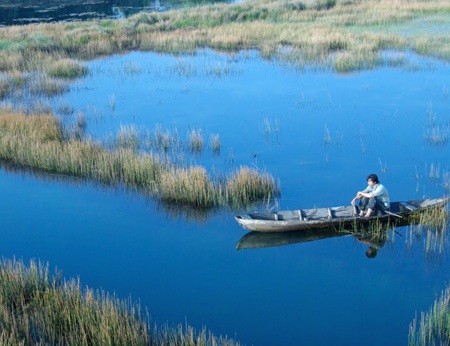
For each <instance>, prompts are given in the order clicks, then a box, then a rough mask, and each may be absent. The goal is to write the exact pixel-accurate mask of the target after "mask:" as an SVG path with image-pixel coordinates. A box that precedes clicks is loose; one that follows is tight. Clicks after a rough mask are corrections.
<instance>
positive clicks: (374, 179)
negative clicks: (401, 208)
mask: <svg viewBox="0 0 450 346" xmlns="http://www.w3.org/2000/svg"><path fill="white" fill-rule="evenodd" d="M367 184H368V186H367V187H366V188H365V189H364V190H363V191H358V193H357V194H356V196H355V198H353V199H352V202H351V203H352V205H355V203H356V200H358V199H360V200H361V201H360V202H359V209H360V213H359V216H365V217H369V216H372V215H375V214H376V213H377V212H380V213H381V214H383V213H384V211H385V210H387V209H389V206H390V200H389V193H388V191H387V190H386V188H385V187H384V186H383V185H381V184H380V181H379V180H378V176H377V175H376V174H370V175H369V176H368V177H367Z"/></svg>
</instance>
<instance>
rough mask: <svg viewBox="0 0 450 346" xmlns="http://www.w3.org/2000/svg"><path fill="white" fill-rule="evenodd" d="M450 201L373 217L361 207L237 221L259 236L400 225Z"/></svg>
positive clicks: (405, 205) (396, 207) (404, 206)
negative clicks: (361, 211)
mask: <svg viewBox="0 0 450 346" xmlns="http://www.w3.org/2000/svg"><path fill="white" fill-rule="evenodd" d="M449 200H450V198H435V199H423V200H416V201H407V202H392V203H391V207H390V210H389V211H386V213H384V214H378V215H373V216H370V217H359V216H358V209H357V207H353V206H341V207H331V208H314V209H298V210H286V211H278V212H275V213H272V212H264V213H262V212H257V213H251V214H244V215H238V216H236V217H235V219H236V221H237V222H238V223H239V225H241V226H242V227H243V228H245V229H248V230H250V231H256V232H288V231H302V230H307V229H316V228H327V227H345V226H349V225H355V224H365V223H370V222H373V221H375V220H379V221H382V222H388V221H391V220H395V221H399V220H403V219H405V218H408V216H410V215H411V213H414V212H418V211H421V210H426V209H430V208H433V207H444V206H446V205H447V203H448V202H449Z"/></svg>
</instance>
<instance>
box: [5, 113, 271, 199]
mask: <svg viewBox="0 0 450 346" xmlns="http://www.w3.org/2000/svg"><path fill="white" fill-rule="evenodd" d="M83 119H84V117H81V118H79V120H78V122H77V124H78V125H77V126H75V130H74V135H71V136H67V135H65V133H64V131H63V130H62V128H61V126H60V124H59V122H58V120H57V119H56V118H55V117H53V116H52V115H41V116H26V115H23V114H16V113H5V114H0V159H3V160H6V161H8V162H11V163H13V164H16V165H19V166H26V167H32V168H37V169H41V170H44V171H48V172H52V173H58V174H65V175H72V176H77V177H82V178H88V179H94V180H97V181H100V182H104V183H107V184H116V185H117V184H123V185H125V186H127V187H129V188H131V189H139V190H142V191H144V192H146V193H148V194H150V195H151V196H153V197H156V198H159V199H160V200H162V201H165V202H169V203H176V204H186V205H191V206H195V207H204V208H210V207H215V206H234V207H235V206H239V205H246V204H248V203H250V202H252V201H254V200H258V199H262V198H265V197H267V194H269V195H272V196H273V195H276V194H278V193H279V188H278V187H277V184H276V183H275V181H274V179H273V178H272V177H271V176H270V175H269V174H267V173H264V174H260V173H259V172H258V171H256V170H250V169H248V168H241V170H240V171H239V172H238V173H236V174H234V175H232V176H231V177H228V178H224V179H216V180H212V179H211V178H210V177H209V176H208V174H207V173H206V170H205V169H204V168H202V167H196V166H194V167H177V166H175V165H174V164H171V163H170V162H168V160H167V159H164V158H161V157H160V156H157V155H153V154H152V153H151V152H149V153H143V152H140V151H139V150H138V146H139V140H138V139H137V133H135V132H134V131H133V128H124V129H122V131H121V133H120V134H119V140H120V142H119V143H120V145H118V146H114V147H113V148H110V149H107V148H106V147H105V146H104V145H102V144H101V143H96V142H94V141H92V140H90V139H84V140H82V137H83V132H82V129H79V130H78V131H77V129H78V128H82V127H83V126H85V125H83V124H84V122H83ZM77 133H79V134H78V135H77ZM241 189H243V190H241Z"/></svg>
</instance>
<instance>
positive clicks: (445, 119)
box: [0, 51, 450, 345]
mask: <svg viewBox="0 0 450 346" xmlns="http://www.w3.org/2000/svg"><path fill="white" fill-rule="evenodd" d="M415 64H418V65H416V66H420V68H419V69H417V68H411V69H401V70H395V69H389V68H385V69H379V70H376V71H369V72H362V73H354V74H350V75H336V74H333V73H327V72H317V71H316V72H314V71H303V72H300V71H296V70H294V69H292V68H288V67H282V66H280V65H279V64H276V63H271V62H267V61H263V60H261V59H260V58H259V57H258V56H257V54H255V53H246V54H244V53H242V54H239V55H234V56H230V55H220V54H214V53H212V52H209V51H202V52H199V54H198V55H196V56H184V57H173V56H167V55H158V54H153V53H131V54H128V55H123V56H115V57H111V58H107V59H102V60H96V61H93V62H90V63H89V64H88V67H89V69H90V71H91V73H90V75H89V76H88V77H87V78H85V79H82V80H79V81H77V82H75V83H74V84H73V85H72V87H71V91H70V92H69V93H68V94H66V95H64V96H62V97H60V98H59V99H57V100H54V101H52V105H53V107H54V108H55V110H61V109H63V108H67V107H68V106H70V107H73V114H74V115H61V116H62V117H63V118H64V119H65V121H67V122H70V121H72V120H73V118H74V117H75V114H77V113H78V112H80V111H81V112H83V113H84V114H85V116H86V118H87V123H88V127H87V131H88V133H89V134H90V135H91V136H93V137H94V138H105V136H107V135H108V134H109V133H111V132H116V131H117V130H118V129H119V128H120V126H121V125H122V126H123V125H128V124H135V125H136V126H138V128H140V129H141V128H147V129H149V130H150V131H153V129H154V128H155V127H156V126H158V125H159V126H161V128H163V129H173V128H177V130H178V133H179V136H180V138H184V137H186V133H187V132H188V130H189V129H198V128H201V129H202V131H203V134H204V135H205V138H209V135H210V134H213V133H217V134H219V135H220V141H221V143H222V150H221V154H220V155H219V156H213V155H211V154H210V150H209V149H208V148H206V149H205V152H204V153H203V154H202V155H197V156H194V157H188V158H187V161H188V162H195V163H200V164H203V165H205V166H206V167H208V169H210V170H213V169H219V170H221V171H222V170H224V171H230V170H232V169H235V168H237V167H239V166H240V165H248V166H251V167H258V168H260V169H265V170H267V171H269V172H270V173H272V174H273V175H274V176H275V177H277V178H279V179H280V182H281V187H282V196H281V198H280V199H279V200H278V201H276V202H273V203H272V204H271V205H270V206H271V207H275V208H278V209H289V208H302V207H303V208H308V207H312V206H328V205H332V206H337V205H343V204H348V203H349V202H350V200H351V198H352V197H353V196H354V193H355V191H357V190H359V189H361V188H363V187H364V186H365V177H366V176H367V174H368V173H370V172H375V173H378V174H379V176H380V180H381V181H382V182H383V183H384V184H385V185H386V186H387V187H388V189H389V191H390V194H391V197H392V199H393V200H398V199H415V198H422V197H423V196H425V197H436V196H440V195H442V194H443V193H444V189H443V184H444V183H445V181H444V179H445V178H444V177H445V173H446V172H449V171H450V162H449V156H448V144H445V145H441V146H434V145H431V144H429V143H427V142H426V141H425V140H424V138H423V137H424V133H425V132H426V130H427V129H428V128H429V117H430V114H431V117H432V118H435V119H436V120H435V122H437V123H439V124H441V127H442V128H444V129H445V128H447V129H448V124H449V120H450V113H449V102H450V100H449V95H448V87H449V85H450V73H449V72H450V71H449V66H447V65H442V64H440V63H439V62H436V61H423V60H417V61H416V62H415ZM267 124H270V127H271V130H270V133H269V131H267V130H266V128H267ZM327 133H329V135H330V137H331V140H330V141H329V143H327V142H328V141H325V140H324V137H325V136H326V135H327ZM432 167H434V168H435V171H436V170H438V171H439V176H437V174H435V173H433V174H432V176H433V177H432V178H430V177H429V176H430V173H432V172H433V169H432ZM0 176H1V177H0V196H2V197H0V213H1V220H2V227H1V238H2V242H1V243H0V252H1V254H2V256H4V257H6V258H12V257H13V256H15V257H17V258H23V259H24V260H28V259H30V258H36V259H40V260H42V261H46V262H47V261H48V262H49V263H50V265H51V266H52V267H55V266H56V267H58V268H59V269H60V270H62V271H63V273H64V275H65V276H66V277H73V276H79V277H80V278H81V280H82V282H83V283H84V284H87V285H89V286H90V287H93V288H103V289H105V290H107V291H109V292H115V293H116V294H117V295H118V296H120V297H128V296H129V295H131V296H132V297H133V298H134V299H135V300H140V302H141V304H142V305H144V306H146V307H148V309H149V311H150V313H151V316H152V317H153V320H154V321H155V322H158V323H164V322H168V323H169V324H177V323H179V322H184V321H187V322H188V323H189V324H191V325H193V326H194V327H196V328H201V327H202V326H203V325H206V326H207V328H208V329H211V330H212V332H213V333H215V334H217V335H219V334H222V335H225V334H226V335H228V336H229V337H233V338H236V339H237V340H240V341H241V342H243V343H245V344H248V345H251V344H254V345H298V344H300V343H303V344H306V345H329V344H337V345H360V344H361V343H364V344H366V345H380V344H382V343H388V344H392V345H394V344H395V345H402V344H406V343H407V336H408V326H409V323H410V322H411V321H412V319H413V318H414V316H415V314H416V312H418V313H420V311H425V310H427V309H428V308H429V307H430V306H431V305H432V303H433V301H434V299H435V297H436V296H437V295H439V294H440V292H441V290H442V289H444V288H445V287H446V285H447V284H448V278H449V274H450V269H449V268H450V266H449V264H450V263H449V258H448V254H447V253H446V251H444V253H443V254H442V255H440V256H439V255H438V254H436V253H431V254H428V255H427V254H426V253H425V250H424V244H423V238H422V239H414V241H413V242H412V245H410V244H408V243H409V242H408V240H409V237H408V230H407V229H406V228H400V229H398V230H397V231H398V232H399V233H400V234H401V235H398V234H390V237H389V239H388V241H387V242H386V244H385V245H384V247H382V249H381V250H380V251H379V254H378V256H377V257H376V258H374V259H368V258H367V257H366V256H365V251H366V249H367V245H364V244H362V243H360V242H358V241H357V240H356V239H355V238H354V237H352V236H343V237H336V238H329V239H323V240H320V241H314V242H307V243H298V244H292V245H288V246H282V247H268V248H263V249H250V250H240V251H237V250H236V244H237V243H238V241H239V240H240V238H241V237H242V236H244V234H245V233H246V232H245V231H244V230H243V229H241V228H240V227H239V226H238V225H237V223H236V222H235V221H234V220H233V213H230V212H228V211H222V212H219V213H215V214H213V215H209V216H207V217H205V218H204V219H202V220H201V221H195V220H193V219H189V220H187V218H186V217H185V216H178V217H174V216H172V215H171V214H170V213H168V212H167V211H166V210H163V209H162V208H161V207H158V206H156V205H154V204H153V203H152V202H151V201H148V200H146V199H145V198H143V197H140V196H137V195H136V194H132V193H127V192H124V191H120V190H114V189H112V188H108V187H103V186H98V185H95V184H92V183H86V182H82V181H77V180H73V179H64V178H61V177H52V176H48V175H44V176H42V175H36V174H34V175H33V174H29V173H27V172H17V171H13V170H11V169H9V168H6V167H3V168H2V169H1V170H0ZM447 192H448V191H447ZM446 245H448V244H446Z"/></svg>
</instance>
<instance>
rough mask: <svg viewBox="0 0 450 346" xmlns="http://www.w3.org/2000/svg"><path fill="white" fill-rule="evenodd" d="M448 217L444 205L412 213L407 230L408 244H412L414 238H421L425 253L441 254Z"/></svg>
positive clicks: (445, 239) (445, 236)
mask: <svg viewBox="0 0 450 346" xmlns="http://www.w3.org/2000/svg"><path fill="white" fill-rule="evenodd" d="M448 218H449V215H448V209H447V208H446V207H431V208H428V209H426V210H423V211H418V212H415V213H413V214H412V215H411V218H410V221H411V223H410V226H409V230H408V238H409V240H408V243H409V245H410V246H411V245H412V243H413V241H414V239H417V240H422V242H423V246H424V250H425V253H426V254H427V255H434V254H437V255H442V254H443V252H444V250H445V248H446V242H447V236H448V235H447V233H448V228H449V221H448Z"/></svg>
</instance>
